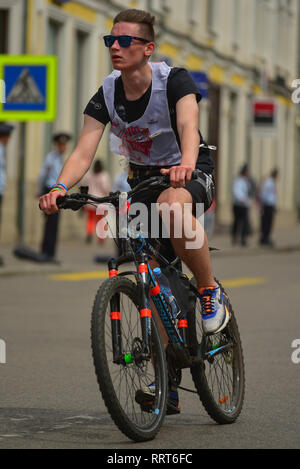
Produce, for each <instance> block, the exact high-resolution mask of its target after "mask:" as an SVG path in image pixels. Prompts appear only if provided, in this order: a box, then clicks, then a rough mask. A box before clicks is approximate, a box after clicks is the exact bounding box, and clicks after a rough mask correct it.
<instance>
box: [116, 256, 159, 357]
mask: <svg viewBox="0 0 300 469" xmlns="http://www.w3.org/2000/svg"><path fill="white" fill-rule="evenodd" d="M108 268H109V277H110V278H113V277H116V276H117V275H118V269H117V266H116V263H115V261H114V260H111V261H110V262H109V265H108ZM138 286H139V313H140V320H141V330H142V339H140V338H138V337H135V338H134V339H133V343H132V344H131V347H132V348H131V350H130V351H126V352H124V351H123V345H122V334H121V310H120V294H119V293H116V294H115V295H114V296H113V297H112V298H111V300H110V320H111V332H112V334H111V335H112V348H113V362H114V363H116V364H122V365H128V364H131V363H133V362H134V363H136V364H137V365H139V364H140V363H141V362H142V361H143V360H150V358H151V343H150V342H151V318H152V313H151V307H150V301H149V294H148V290H149V286H148V264H147V256H145V255H141V257H140V260H139V265H138Z"/></svg>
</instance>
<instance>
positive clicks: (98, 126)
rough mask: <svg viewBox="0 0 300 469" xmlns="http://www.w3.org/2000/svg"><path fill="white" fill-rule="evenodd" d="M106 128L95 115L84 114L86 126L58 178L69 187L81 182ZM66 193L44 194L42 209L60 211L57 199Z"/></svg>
mask: <svg viewBox="0 0 300 469" xmlns="http://www.w3.org/2000/svg"><path fill="white" fill-rule="evenodd" d="M104 129H105V125H104V124H102V123H101V122H98V121H97V120H96V119H94V118H93V117H90V116H87V115H85V116H84V126H83V129H82V132H81V134H80V137H79V139H78V143H77V145H76V148H75V150H74V151H73V152H72V153H71V155H70V156H69V158H68V159H67V161H66V162H65V164H64V167H63V169H62V171H61V173H60V175H59V178H58V181H59V182H62V183H63V184H65V185H66V186H67V188H68V189H70V188H71V187H73V186H74V185H75V184H76V183H77V182H79V181H80V180H81V178H82V177H83V176H84V175H85V173H86V172H87V170H88V169H89V168H90V166H91V164H92V161H93V158H94V156H95V153H96V150H97V147H98V145H99V142H100V140H101V138H102V135H103V132H104ZM64 194H65V192H64V191H63V192H50V193H49V194H45V195H43V196H42V197H41V198H40V207H41V209H42V210H44V211H45V212H46V213H47V214H48V215H50V214H51V213H56V212H57V211H58V208H57V205H56V199H57V197H59V196H62V195H64Z"/></svg>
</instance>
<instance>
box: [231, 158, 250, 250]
mask: <svg viewBox="0 0 300 469" xmlns="http://www.w3.org/2000/svg"><path fill="white" fill-rule="evenodd" d="M250 190H251V188H250V184H249V178H248V165H244V166H243V167H242V169H241V171H240V174H239V176H237V177H236V178H235V180H234V182H233V188H232V195H233V224H232V244H236V243H237V240H238V238H240V243H241V245H242V246H247V236H248V234H249V207H250V203H251V199H250Z"/></svg>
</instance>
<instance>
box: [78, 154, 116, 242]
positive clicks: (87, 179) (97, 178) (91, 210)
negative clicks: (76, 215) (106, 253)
mask: <svg viewBox="0 0 300 469" xmlns="http://www.w3.org/2000/svg"><path fill="white" fill-rule="evenodd" d="M82 186H88V188H89V189H88V192H89V194H93V195H95V196H97V197H105V196H107V195H109V193H110V191H111V184H110V176H109V174H108V172H107V171H105V170H104V168H103V164H102V162H101V161H100V160H96V161H95V162H94V164H93V169H92V170H90V171H88V173H87V174H86V175H85V176H84V178H83V179H82ZM84 211H85V213H86V242H87V243H90V242H91V241H92V239H93V235H94V233H96V225H97V223H98V221H100V220H101V218H103V215H97V209H96V207H94V206H93V205H86V206H85V207H84ZM97 235H98V240H99V242H100V243H103V242H104V240H105V234H104V233H103V235H102V236H101V233H100V232H99V230H98V232H97Z"/></svg>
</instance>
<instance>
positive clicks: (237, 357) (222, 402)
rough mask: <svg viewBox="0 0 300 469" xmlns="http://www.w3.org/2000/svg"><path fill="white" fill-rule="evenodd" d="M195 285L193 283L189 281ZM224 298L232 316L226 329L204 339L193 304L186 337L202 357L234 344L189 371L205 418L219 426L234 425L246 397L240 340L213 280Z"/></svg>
mask: <svg viewBox="0 0 300 469" xmlns="http://www.w3.org/2000/svg"><path fill="white" fill-rule="evenodd" d="M192 281H193V282H194V284H195V280H194V279H193V280H192ZM216 282H217V283H218V285H219V286H220V287H221V290H222V292H223V294H224V295H225V296H226V297H227V300H228V308H229V311H230V314H231V318H230V321H229V323H228V325H227V326H226V328H225V329H224V330H223V331H221V332H220V333H218V334H215V335H212V336H204V335H203V333H202V327H201V322H202V321H201V306H200V301H199V299H197V300H196V304H195V309H194V310H193V311H191V312H190V314H189V317H188V321H189V337H190V341H191V343H192V348H194V349H195V348H197V347H199V345H200V346H201V352H202V357H203V356H204V354H205V353H206V352H208V351H210V350H214V349H217V348H218V347H220V346H222V345H226V343H229V342H230V343H234V346H233V348H232V349H230V350H228V351H226V352H224V353H219V354H218V355H216V356H215V357H214V356H212V357H211V358H210V360H207V359H205V360H204V361H202V362H200V363H195V364H193V366H192V367H191V369H190V371H191V375H192V378H193V381H194V384H195V387H196V390H197V393H198V395H199V398H200V400H201V402H202V404H203V406H204V408H205V410H206V412H207V413H208V415H209V416H210V417H211V418H212V419H213V420H214V421H215V422H216V423H219V424H230V423H233V422H235V421H236V419H237V418H238V416H239V415H240V413H241V410H242V407H243V402H244V395H245V366H244V357H243V349H242V343H241V338H240V334H239V330H238V325H237V321H236V317H235V314H234V311H233V308H232V305H231V303H230V301H229V297H228V295H227V293H226V291H225V290H224V288H223V286H222V285H221V283H220V282H219V281H218V280H217V279H216Z"/></svg>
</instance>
